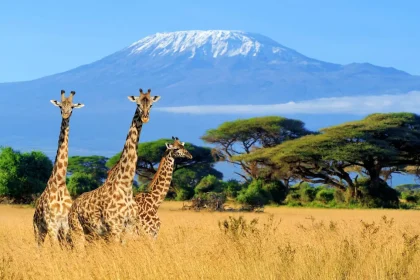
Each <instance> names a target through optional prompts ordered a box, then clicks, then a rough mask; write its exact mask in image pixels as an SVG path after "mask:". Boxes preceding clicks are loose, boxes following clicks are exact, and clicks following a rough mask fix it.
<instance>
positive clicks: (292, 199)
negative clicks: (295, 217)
mask: <svg viewBox="0 0 420 280" xmlns="http://www.w3.org/2000/svg"><path fill="white" fill-rule="evenodd" d="M284 201H285V202H286V204H287V205H290V206H293V205H296V204H300V205H302V203H301V202H300V194H299V193H296V192H291V193H289V194H288V195H287V196H286V199H285V200H284Z"/></svg>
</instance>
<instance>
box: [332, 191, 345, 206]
mask: <svg viewBox="0 0 420 280" xmlns="http://www.w3.org/2000/svg"><path fill="white" fill-rule="evenodd" d="M334 200H335V202H337V203H344V202H346V196H345V192H344V191H342V190H338V189H335V190H334Z"/></svg>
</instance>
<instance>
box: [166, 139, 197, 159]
mask: <svg viewBox="0 0 420 280" xmlns="http://www.w3.org/2000/svg"><path fill="white" fill-rule="evenodd" d="M172 139H173V140H174V143H173V144H169V143H165V144H166V148H167V152H168V153H172V156H173V157H174V158H187V159H192V155H191V154H190V152H188V151H187V149H185V147H184V145H185V142H181V141H179V139H178V137H173V136H172Z"/></svg>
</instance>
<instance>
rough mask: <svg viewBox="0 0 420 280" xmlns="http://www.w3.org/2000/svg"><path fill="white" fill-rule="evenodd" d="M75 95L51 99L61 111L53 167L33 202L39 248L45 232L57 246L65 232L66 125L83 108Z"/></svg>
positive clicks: (67, 202)
mask: <svg viewBox="0 0 420 280" xmlns="http://www.w3.org/2000/svg"><path fill="white" fill-rule="evenodd" d="M75 94H76V92H75V91H71V93H70V96H69V97H67V98H66V97H65V91H64V90H61V102H59V101H57V100H50V102H51V103H52V104H53V105H54V106H57V107H59V108H60V110H61V117H62V120H61V129H60V136H59V138H58V149H57V154H56V156H55V161H54V167H53V170H52V173H51V176H50V178H49V180H48V182H47V186H46V188H45V190H44V191H43V193H42V194H41V196H40V197H39V199H38V200H37V202H36V206H35V213H34V216H33V226H34V233H35V239H36V241H37V243H38V245H39V246H40V245H42V244H43V243H44V240H45V237H46V235H47V233H48V235H49V237H50V240H51V242H52V243H56V241H59V242H60V245H63V244H64V241H65V238H66V237H67V233H68V219H67V215H68V212H69V210H70V206H71V203H72V199H71V197H70V194H69V192H68V190H67V187H66V174H67V165H68V145H69V129H70V127H69V122H70V116H71V114H72V112H73V108H82V107H83V106H84V104H81V103H76V104H75V103H73V96H74V95H75Z"/></svg>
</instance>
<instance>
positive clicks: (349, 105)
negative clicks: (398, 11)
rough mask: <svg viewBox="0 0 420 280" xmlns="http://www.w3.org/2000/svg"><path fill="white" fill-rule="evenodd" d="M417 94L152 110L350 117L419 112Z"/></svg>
mask: <svg viewBox="0 0 420 280" xmlns="http://www.w3.org/2000/svg"><path fill="white" fill-rule="evenodd" d="M419 105H420V91H411V92H409V93H406V94H393V95H389V94H386V95H377V96H373V95H372V96H369V95H366V96H351V97H350V96H348V97H331V98H319V99H312V100H306V101H301V102H293V101H292V102H288V103H282V104H268V105H202V106H181V107H163V108H156V109H155V110H159V111H162V112H169V113H176V114H253V115H260V114H353V115H365V114H370V113H386V112H418V111H420V107H419Z"/></svg>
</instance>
